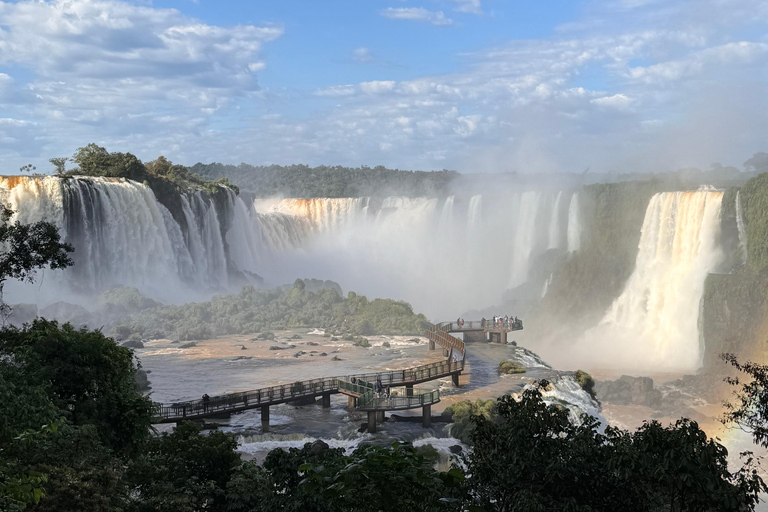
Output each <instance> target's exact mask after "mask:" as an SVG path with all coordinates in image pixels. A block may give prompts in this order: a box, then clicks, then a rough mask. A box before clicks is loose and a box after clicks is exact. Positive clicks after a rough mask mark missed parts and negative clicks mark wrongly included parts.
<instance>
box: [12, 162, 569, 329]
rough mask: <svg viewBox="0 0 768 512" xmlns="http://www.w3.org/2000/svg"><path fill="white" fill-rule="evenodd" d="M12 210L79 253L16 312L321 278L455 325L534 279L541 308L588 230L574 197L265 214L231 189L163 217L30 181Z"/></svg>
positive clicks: (306, 202) (317, 204)
mask: <svg viewBox="0 0 768 512" xmlns="http://www.w3.org/2000/svg"><path fill="white" fill-rule="evenodd" d="M568 197H571V198H572V199H571V201H570V202H571V204H570V208H568V209H566V208H564V207H562V206H561V205H562V204H563V203H565V201H566V200H567V198H568ZM0 198H1V199H3V200H5V201H6V202H10V203H11V204H12V206H13V208H14V209H15V210H17V211H18V215H17V216H18V218H19V220H22V221H24V222H32V221H36V220H41V219H45V220H49V221H52V222H54V223H56V224H57V225H58V226H59V227H60V229H61V230H62V233H63V235H64V238H65V239H66V240H68V241H69V242H71V243H72V244H73V245H74V246H75V248H76V252H75V254H74V259H75V266H74V267H73V268H71V269H67V270H65V271H63V272H55V273H46V274H45V276H44V277H45V279H44V280H43V281H44V282H43V283H41V284H40V285H36V286H34V287H20V288H18V290H17V291H24V294H21V295H17V296H15V299H13V300H17V301H22V300H24V301H35V302H38V303H45V302H50V301H53V300H62V299H63V300H70V301H71V300H74V298H73V294H80V295H82V296H86V295H93V294H94V293H99V292H100V291H102V290H104V289H108V288H110V287H112V286H115V285H129V286H135V287H137V288H139V289H140V290H141V291H142V292H143V293H145V294H147V295H150V296H152V297H155V298H159V299H161V300H166V301H179V300H191V299H195V300H196V299H203V298H205V297H208V296H210V294H211V293H214V292H227V291H236V290H237V289H238V288H239V287H240V286H242V285H243V284H247V283H260V282H262V281H263V282H264V284H265V285H276V284H283V283H286V282H292V281H293V280H294V279H295V278H296V277H317V278H323V279H332V280H335V281H337V282H339V283H340V284H341V285H342V287H344V288H345V289H354V290H355V291H359V292H361V293H366V294H368V295H372V296H386V297H394V298H402V299H404V300H407V301H409V302H411V303H412V304H414V306H415V307H416V308H417V309H419V310H421V311H425V312H426V313H427V314H430V315H435V316H436V317H439V316H442V315H450V316H453V315H454V314H460V313H462V312H463V311H466V310H467V309H472V308H478V307H485V306H487V305H489V304H492V303H494V302H497V301H499V300H500V298H501V295H502V294H503V293H504V292H505V290H506V289H507V288H509V287H517V286H520V285H523V284H525V283H526V282H528V281H529V279H531V278H535V279H536V280H537V281H536V283H535V286H534V287H532V288H531V289H530V291H529V292H526V293H529V294H530V295H531V297H535V298H536V299H538V297H539V295H540V293H541V286H543V284H544V280H545V279H546V277H547V276H548V275H549V274H548V273H547V274H546V275H541V276H538V274H537V276H532V275H531V271H532V268H533V267H534V262H535V260H536V257H537V256H538V255H540V254H542V253H544V252H545V251H547V250H565V248H566V246H568V245H571V239H572V238H573V237H574V236H579V230H580V229H581V228H580V226H578V225H575V224H574V222H573V219H572V217H573V203H574V199H573V194H572V193H571V192H564V191H539V190H520V191H514V192H512V193H502V192H500V191H499V192H497V193H490V194H488V195H486V194H483V195H477V194H476V195H464V196H462V195H455V196H449V197H448V198H406V197H388V198H380V199H377V198H318V199H273V200H264V199H257V200H253V199H249V198H248V197H247V196H246V195H245V194H242V195H239V196H238V195H236V194H234V193H233V192H231V191H229V190H226V189H222V190H221V191H220V192H219V193H218V194H217V195H216V196H215V197H214V196H210V195H208V194H205V193H203V192H186V193H182V194H179V196H178V198H176V199H174V200H172V201H166V202H165V203H161V202H160V201H158V200H157V198H156V197H155V194H154V193H153V192H152V190H151V189H150V188H149V187H147V186H146V185H143V184H140V183H136V182H131V181H127V180H121V179H107V178H71V179H60V178H55V177H47V178H27V177H19V178H6V179H4V180H3V181H2V182H1V183H0ZM166 199H167V198H166ZM164 204H167V205H168V207H167V208H166V206H164ZM560 226H567V230H565V229H561V228H560ZM558 248H562V249H558ZM425 283H428V284H429V286H425ZM520 293H523V292H522V291H521V292H520Z"/></svg>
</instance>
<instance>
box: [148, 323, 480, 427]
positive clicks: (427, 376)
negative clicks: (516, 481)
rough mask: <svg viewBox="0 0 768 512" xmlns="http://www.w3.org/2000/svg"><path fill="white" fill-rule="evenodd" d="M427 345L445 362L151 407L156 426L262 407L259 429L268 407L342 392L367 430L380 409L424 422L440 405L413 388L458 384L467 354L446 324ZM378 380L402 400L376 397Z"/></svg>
mask: <svg viewBox="0 0 768 512" xmlns="http://www.w3.org/2000/svg"><path fill="white" fill-rule="evenodd" d="M426 337H427V338H428V339H429V347H430V349H431V350H434V348H435V346H436V345H439V346H440V347H441V348H442V349H443V350H444V354H445V356H446V360H445V361H440V362H437V363H432V364H426V365H421V366H414V367H412V368H406V369H404V370H395V371H388V372H386V371H385V372H376V373H362V374H355V375H345V376H341V377H327V378H322V379H311V380H303V381H296V382H293V383H290V384H283V385H279V386H270V387H266V388H261V389H254V390H250V391H242V392H238V393H228V394H226V395H219V396H212V397H209V399H208V400H205V401H204V400H193V401H188V402H178V403H174V404H170V405H164V404H159V403H156V404H155V414H154V422H155V423H175V422H178V421H182V420H194V419H201V418H207V417H211V416H220V415H227V414H232V413H237V412H242V411H247V410H249V409H255V408H257V407H260V408H261V414H262V416H261V418H262V423H263V424H264V425H268V422H269V407H270V406H272V405H278V404H282V403H285V402H290V401H293V400H297V399H299V398H304V397H317V396H321V397H322V403H323V407H330V396H331V395H332V394H336V393H343V394H345V395H347V396H349V397H350V405H351V406H353V407H355V408H357V409H359V410H363V411H367V412H368V425H369V426H368V429H369V431H371V432H375V429H376V421H377V419H383V418H382V416H383V414H384V411H394V410H404V409H415V408H418V407H421V408H422V410H423V413H424V424H425V426H428V424H429V420H428V419H427V417H428V415H429V413H430V410H431V405H432V404H435V403H437V402H439V401H440V392H439V391H438V390H427V391H415V390H414V389H413V386H414V385H416V384H421V383H423V382H428V381H431V380H434V379H439V378H443V377H447V376H451V377H452V379H453V383H454V385H456V386H458V384H459V375H460V374H461V372H462V371H463V370H464V362H465V359H466V356H465V354H464V342H463V341H461V340H460V339H458V338H456V337H454V336H451V335H450V334H448V332H447V328H446V327H445V326H441V325H436V326H434V327H432V328H430V329H429V330H428V331H427V332H426ZM377 380H378V381H380V382H381V383H382V385H383V386H385V387H387V386H389V387H403V386H404V387H405V388H406V395H405V396H393V397H390V398H388V399H384V398H380V397H377V396H376V393H375V392H374V382H376V381H377Z"/></svg>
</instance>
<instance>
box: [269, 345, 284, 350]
mask: <svg viewBox="0 0 768 512" xmlns="http://www.w3.org/2000/svg"><path fill="white" fill-rule="evenodd" d="M269 350H288V347H279V346H277V345H272V346H271V347H269Z"/></svg>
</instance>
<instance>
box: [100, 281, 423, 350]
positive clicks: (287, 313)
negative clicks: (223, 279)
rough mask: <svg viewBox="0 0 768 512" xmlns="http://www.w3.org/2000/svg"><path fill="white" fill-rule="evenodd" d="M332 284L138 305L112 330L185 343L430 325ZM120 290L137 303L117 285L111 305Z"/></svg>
mask: <svg viewBox="0 0 768 512" xmlns="http://www.w3.org/2000/svg"><path fill="white" fill-rule="evenodd" d="M337 286H338V285H336V287H337ZM336 287H331V288H318V289H315V290H314V291H313V290H312V289H311V288H308V287H307V284H306V282H305V281H304V280H302V279H297V280H296V281H295V282H294V284H293V286H292V287H283V288H275V289H271V290H257V289H255V288H253V287H252V286H246V287H244V288H243V289H242V290H241V291H240V293H238V294H236V295H226V296H215V297H213V299H211V300H210V301H209V302H199V303H190V304H184V305H182V306H161V305H155V306H154V307H143V308H142V309H141V310H139V311H137V312H136V313H134V314H132V315H130V316H128V317H127V318H125V319H123V320H121V321H120V322H119V324H118V325H116V326H115V327H114V328H113V329H112V332H113V333H114V334H115V336H117V337H119V338H121V339H124V338H129V337H132V336H133V337H139V338H155V339H157V338H167V339H173V340H179V341H187V340H199V339H207V338H212V337H215V336H220V335H227V334H251V333H261V332H263V331H274V330H282V329H292V328H325V329H326V331H329V332H332V333H338V334H342V335H372V334H400V335H421V334H423V332H424V331H425V330H426V329H428V328H429V327H430V325H431V324H430V323H429V321H427V319H426V317H425V316H424V315H422V314H415V313H414V312H413V308H412V307H411V306H410V304H408V303H406V302H403V301H395V300H390V299H374V300H368V298H366V297H365V296H364V295H358V294H356V293H355V292H349V293H348V294H347V297H346V298H344V297H342V296H341V295H340V294H339V291H338V290H337V289H336ZM121 293H122V294H124V295H125V300H126V301H128V302H130V303H131V304H135V303H137V301H138V299H137V298H136V294H138V292H137V291H136V290H135V289H130V288H124V289H117V290H115V291H112V292H111V299H110V301H111V302H109V304H112V306H111V307H113V308H119V307H120V306H119V305H120V304H122V299H121V300H118V297H119V296H120V294H121ZM102 302H104V303H105V304H106V302H105V300H102ZM142 304H145V305H151V304H150V303H149V302H142Z"/></svg>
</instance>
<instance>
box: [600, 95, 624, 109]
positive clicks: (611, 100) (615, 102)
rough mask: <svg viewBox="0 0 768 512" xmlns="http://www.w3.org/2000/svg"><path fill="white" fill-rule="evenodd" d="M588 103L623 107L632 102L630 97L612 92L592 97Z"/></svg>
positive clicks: (617, 107)
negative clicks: (612, 93) (600, 96)
mask: <svg viewBox="0 0 768 512" xmlns="http://www.w3.org/2000/svg"><path fill="white" fill-rule="evenodd" d="M590 103H594V104H595V105H599V106H601V107H609V108H616V109H623V108H627V107H629V106H630V105H631V104H632V98H630V97H629V96H626V95H624V94H614V95H613V96H603V97H602V98H595V99H592V100H590Z"/></svg>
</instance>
